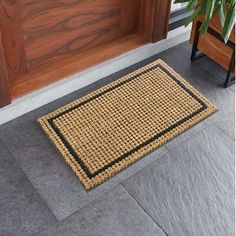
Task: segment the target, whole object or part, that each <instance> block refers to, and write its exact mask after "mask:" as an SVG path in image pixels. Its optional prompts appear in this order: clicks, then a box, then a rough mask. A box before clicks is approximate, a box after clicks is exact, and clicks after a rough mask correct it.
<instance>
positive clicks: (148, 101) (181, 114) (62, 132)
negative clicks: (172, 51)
mask: <svg viewBox="0 0 236 236" xmlns="http://www.w3.org/2000/svg"><path fill="white" fill-rule="evenodd" d="M214 111H216V108H215V107H214V106H213V105H212V104H211V103H210V102H208V101H207V99H206V98H205V97H204V96H203V95H202V94H201V93H199V92H198V91H197V90H196V89H194V88H193V87H192V86H191V85H189V84H188V83H187V82H186V81H185V80H184V79H182V78H181V77H180V75H178V74H177V73H176V72H175V71H174V70H173V69H172V68H170V67H169V66H168V65H166V64H165V63H164V62H163V61H161V60H157V61H155V62H153V63H151V64H149V65H146V66H144V67H142V68H140V69H138V70H136V71H134V72H132V73H130V74H127V75H125V76H124V77H122V78H120V79H118V80H116V81H114V82H112V83H110V84H108V85H106V86H104V87H102V88H100V89H98V90H96V91H94V92H92V93H90V94H88V95H86V96H84V97H82V98H79V99H77V100H75V101H74V102H72V103H70V104H68V105H66V106H64V107H62V108H60V109H58V110H56V111H54V112H52V113H50V114H47V115H45V116H43V117H41V118H39V122H40V124H41V126H42V128H43V129H44V131H45V132H46V133H47V135H48V136H49V138H50V139H51V140H52V142H53V143H54V144H55V146H56V147H57V149H58V150H59V151H60V153H61V155H62V156H63V157H64V159H65V160H66V162H67V163H68V164H69V165H70V167H71V168H72V169H73V171H74V172H75V174H76V175H77V176H78V178H79V179H80V181H81V182H82V183H83V185H84V187H85V188H86V189H90V188H93V187H95V186H97V185H98V184H101V183H102V182H104V181H105V180H107V179H108V178H110V177H111V176H113V175H114V174H116V173H117V172H119V171H121V170H122V169H124V168H126V167H128V166H129V165H130V164H132V163H133V162H135V161H136V160H138V159H140V158H141V157H143V156H144V155H145V154H147V153H149V152H150V151H152V150H154V149H156V148H157V147H159V146H160V145H162V144H164V143H166V142H167V141H168V140H170V139H172V138H174V137H175V136H177V135H178V134H180V133H182V132H184V131H185V130H187V129H188V128H190V127H191V126H193V125H194V124H196V123H198V122H199V121H201V120H203V119H204V118H206V117H207V116H209V115H210V114H212V113H213V112H214Z"/></svg>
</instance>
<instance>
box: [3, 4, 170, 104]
mask: <svg viewBox="0 0 236 236" xmlns="http://www.w3.org/2000/svg"><path fill="white" fill-rule="evenodd" d="M169 8H170V1H169V0H165V1H162V0H128V1H127V0H54V1H48V0H2V1H1V2H0V32H1V35H2V36H1V37H2V40H1V41H2V50H1V49H0V52H1V51H2V54H3V56H2V60H3V58H4V61H5V62H4V64H5V66H4V67H5V69H4V73H5V74H6V75H5V79H3V78H2V77H3V76H1V78H0V80H1V81H2V82H1V83H0V84H1V88H0V91H1V90H4V91H5V90H6V89H7V88H9V90H10V91H8V92H7V94H8V95H4V96H7V97H9V94H11V97H16V96H21V95H23V94H25V93H27V92H30V91H32V90H35V89H38V88H40V87H42V86H46V85H47V84H49V83H51V82H53V81H55V80H58V79H60V74H63V75H62V77H64V76H66V75H69V74H70V73H74V72H76V71H75V70H76V69H77V67H73V69H71V71H70V70H68V72H66V73H61V72H60V73H59V72H58V74H56V72H55V80H52V79H50V78H49V76H48V80H47V78H46V79H44V80H43V79H42V78H40V76H42V75H40V73H41V74H43V73H44V75H45V73H48V72H49V71H50V70H55V65H58V67H61V66H63V65H64V64H65V63H69V61H70V59H71V58H74V59H73V60H74V61H73V63H76V60H78V56H80V55H81V57H82V56H84V55H85V54H84V52H89V50H90V49H94V48H96V47H97V49H98V50H105V47H103V48H102V49H101V47H100V48H99V47H98V46H100V45H105V44H111V43H112V42H114V41H117V39H120V38H122V37H124V36H126V35H131V34H137V35H138V36H139V37H142V39H143V41H145V42H148V41H149V42H150V41H153V42H154V41H157V40H159V39H162V38H164V37H165V36H166V32H167V24H168V16H169ZM117 42H118V41H117ZM0 48H1V47H0ZM101 53H102V52H101ZM0 54H1V53H0ZM88 54H89V53H88ZM103 59H104V57H103ZM71 60H72V59H71ZM84 60H85V61H86V58H84ZM99 60H102V59H99ZM99 60H98V62H99ZM78 62H79V63H83V61H82V60H81V58H80V59H79V61H78ZM81 68H82V67H81ZM82 69H83V68H82ZM0 70H1V69H0ZM36 71H38V72H37V73H36ZM39 71H40V73H39ZM35 74H37V78H36V79H35V76H34V75H35ZM34 79H35V82H34V81H33V80H34ZM5 80H7V83H5V82H4V84H5V85H4V86H5V87H3V85H2V84H3V81H5ZM6 84H7V85H6ZM29 84H30V85H29ZM34 84H35V85H34ZM27 87H29V88H27ZM2 94H3V93H2ZM0 95H1V94H0ZM1 96H2V97H3V95H1ZM1 100H2V101H5V100H9V99H1ZM5 103H6V102H5Z"/></svg>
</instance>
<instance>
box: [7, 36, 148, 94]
mask: <svg viewBox="0 0 236 236" xmlns="http://www.w3.org/2000/svg"><path fill="white" fill-rule="evenodd" d="M143 44H145V41H144V40H143V37H141V36H140V35H139V34H131V35H125V36H124V37H121V38H118V39H117V40H114V41H112V42H110V43H109V44H107V43H104V44H101V45H98V46H96V47H93V48H91V49H89V50H86V51H83V52H81V53H79V54H76V53H75V54H74V55H70V56H68V57H66V58H64V59H63V60H61V61H57V62H53V61H51V62H50V63H48V64H47V65H44V66H41V67H39V68H37V69H36V70H33V71H32V72H30V73H28V74H26V75H24V76H22V77H21V78H19V79H18V80H16V81H14V82H13V83H11V97H12V98H13V99H15V98H17V97H20V96H22V95H25V94H27V93H30V92H32V91H34V90H37V89H40V88H42V87H44V86H46V85H49V84H51V83H53V82H56V81H58V80H60V79H63V78H65V77H67V76H69V75H71V74H74V73H77V72H79V71H82V70H85V69H87V68H89V67H91V66H95V65H97V64H99V63H101V62H103V61H105V60H108V59H111V58H113V57H116V56H118V55H120V54H121V53H124V52H127V51H129V50H132V49H134V48H137V47H140V46H142V45H143ZM101 52H103V53H101Z"/></svg>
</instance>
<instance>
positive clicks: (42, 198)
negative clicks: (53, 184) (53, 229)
mask: <svg viewBox="0 0 236 236" xmlns="http://www.w3.org/2000/svg"><path fill="white" fill-rule="evenodd" d="M0 141H1V142H2V144H3V145H4V147H5V148H6V150H7V151H8V152H9V154H10V156H11V157H12V159H13V160H14V162H15V164H16V166H17V167H18V168H19V169H20V171H21V172H22V174H23V175H24V177H25V178H26V179H27V180H28V181H29V183H30V185H31V187H32V188H33V190H34V191H35V192H36V193H37V195H38V196H39V198H40V199H41V200H42V202H43V203H44V204H45V206H46V207H47V209H48V210H49V211H50V212H51V214H52V216H53V217H54V219H55V220H56V222H59V220H58V219H57V217H56V216H55V215H54V213H53V211H52V210H51V208H50V207H49V206H48V204H47V202H46V200H45V199H44V197H43V196H42V195H41V194H40V193H39V192H38V190H37V189H36V188H35V187H34V185H33V183H32V182H31V180H30V179H29V177H28V176H27V174H26V173H25V171H24V170H23V169H22V167H21V166H20V164H19V163H18V161H17V160H16V159H15V157H14V155H13V154H12V152H11V151H10V150H9V148H8V147H7V145H6V144H5V142H4V141H3V140H2V139H0Z"/></svg>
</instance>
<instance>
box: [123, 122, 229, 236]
mask: <svg viewBox="0 0 236 236" xmlns="http://www.w3.org/2000/svg"><path fill="white" fill-rule="evenodd" d="M122 185H123V186H124V187H125V188H126V190H127V191H128V192H129V193H130V194H131V195H132V196H133V197H134V198H135V199H136V200H137V201H138V202H139V204H140V205H141V206H142V207H143V208H144V209H145V210H146V211H147V212H148V214H149V215H151V217H152V218H153V219H154V220H155V221H158V222H159V224H160V226H161V227H162V228H163V229H164V231H165V232H166V233H167V234H168V235H181V236H185V235H186V236H188V235H192V236H194V235H196V236H199V235H207V236H210V235H212V236H217V235H219V236H221V235H233V233H234V142H233V141H232V140H231V139H230V138H229V137H228V136H227V135H225V134H223V133H222V132H220V131H219V130H218V129H217V128H215V127H214V126H211V127H209V128H207V129H205V130H204V131H201V133H199V134H198V135H196V136H194V137H193V138H191V139H190V140H189V141H187V142H185V143H183V144H182V145H180V146H179V147H178V148H176V149H175V150H173V151H171V152H169V153H168V154H167V155H166V156H164V157H162V158H160V159H159V160H157V161H155V162H154V163H153V164H152V165H151V166H148V167H146V168H144V169H143V170H141V171H140V172H139V173H137V174H136V175H133V176H132V177H130V178H129V179H127V180H126V181H124V183H122Z"/></svg>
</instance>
